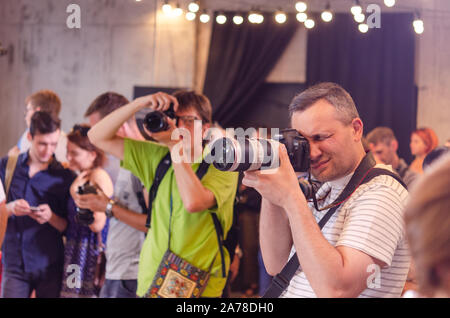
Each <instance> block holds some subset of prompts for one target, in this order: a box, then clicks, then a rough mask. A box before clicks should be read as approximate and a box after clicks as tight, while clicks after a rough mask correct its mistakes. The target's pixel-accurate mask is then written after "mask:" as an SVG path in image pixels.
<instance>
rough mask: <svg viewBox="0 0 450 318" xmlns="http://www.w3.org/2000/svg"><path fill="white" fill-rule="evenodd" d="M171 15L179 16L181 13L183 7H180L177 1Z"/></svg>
mask: <svg viewBox="0 0 450 318" xmlns="http://www.w3.org/2000/svg"><path fill="white" fill-rule="evenodd" d="M173 15H174V16H176V17H180V16H181V15H183V9H181V8H180V5H179V4H178V3H177V6H176V7H175V9H173Z"/></svg>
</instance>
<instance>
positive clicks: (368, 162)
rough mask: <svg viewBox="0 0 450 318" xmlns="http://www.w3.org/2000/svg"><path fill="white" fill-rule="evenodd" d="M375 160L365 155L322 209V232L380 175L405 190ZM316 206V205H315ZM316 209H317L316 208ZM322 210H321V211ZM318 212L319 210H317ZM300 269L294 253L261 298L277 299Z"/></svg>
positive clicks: (369, 154)
mask: <svg viewBox="0 0 450 318" xmlns="http://www.w3.org/2000/svg"><path fill="white" fill-rule="evenodd" d="M375 164H376V162H375V159H374V158H373V156H372V154H371V153H370V152H369V153H367V154H366V155H365V156H364V158H363V159H362V160H361V162H360V164H359V165H358V167H357V168H356V170H355V173H354V174H353V176H352V177H351V179H350V181H349V182H348V183H347V185H346V186H345V188H344V190H342V192H341V193H340V194H339V196H338V197H337V198H336V200H334V202H333V203H332V204H330V205H328V206H327V207H325V208H324V209H327V208H328V209H329V210H328V212H327V213H326V214H325V215H324V216H323V217H322V218H321V219H320V221H319V223H318V225H319V228H320V229H321V230H322V229H323V227H324V226H325V224H326V223H327V222H328V220H329V219H330V218H331V216H332V215H333V214H334V213H335V212H336V210H337V209H338V208H339V207H340V206H341V205H342V203H344V202H345V201H346V200H347V199H348V198H350V196H351V195H352V194H353V193H354V192H355V191H356V189H357V188H358V187H359V186H360V185H362V184H364V183H367V182H369V181H370V180H372V179H373V178H375V177H377V176H380V175H388V176H391V177H392V178H394V179H396V180H397V181H398V182H399V183H400V184H401V185H402V186H403V187H404V188H405V189H407V187H406V185H405V184H404V182H403V181H402V179H401V178H400V177H399V176H398V175H397V174H396V173H393V172H391V171H389V170H386V169H382V168H374V167H375ZM315 205H316V206H317V204H315ZM316 209H317V207H316ZM322 210H323V209H322ZM318 211H320V210H318ZM299 267H300V262H299V259H298V255H297V253H295V254H294V255H293V256H292V257H291V259H290V260H289V261H288V263H287V264H286V265H285V266H284V267H283V269H282V270H281V272H280V273H278V274H277V275H275V276H274V277H273V279H272V282H271V284H270V285H269V287H268V288H267V290H266V292H265V293H264V295H263V296H262V297H263V298H278V297H279V296H280V295H281V294H282V293H283V291H284V290H285V289H286V288H287V287H288V286H289V283H290V281H291V279H292V277H294V275H295V273H296V271H297V269H298V268H299Z"/></svg>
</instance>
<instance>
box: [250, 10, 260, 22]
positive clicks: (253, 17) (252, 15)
mask: <svg viewBox="0 0 450 318" xmlns="http://www.w3.org/2000/svg"><path fill="white" fill-rule="evenodd" d="M256 21H258V14H257V13H256V12H250V14H249V15H248V22H250V23H256Z"/></svg>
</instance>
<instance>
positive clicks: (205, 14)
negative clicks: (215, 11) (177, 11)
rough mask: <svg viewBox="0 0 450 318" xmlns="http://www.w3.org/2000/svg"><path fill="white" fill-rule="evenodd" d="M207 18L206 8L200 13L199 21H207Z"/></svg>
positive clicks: (208, 18)
mask: <svg viewBox="0 0 450 318" xmlns="http://www.w3.org/2000/svg"><path fill="white" fill-rule="evenodd" d="M209 20H210V17H209V14H208V13H207V12H206V10H203V13H202V14H201V15H200V22H202V23H208V22H209Z"/></svg>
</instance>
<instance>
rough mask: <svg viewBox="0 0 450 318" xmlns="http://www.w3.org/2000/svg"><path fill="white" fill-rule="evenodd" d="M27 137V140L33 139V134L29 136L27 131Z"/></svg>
mask: <svg viewBox="0 0 450 318" xmlns="http://www.w3.org/2000/svg"><path fill="white" fill-rule="evenodd" d="M27 139H28V141H29V142H31V141H32V140H33V136H31V134H30V132H27Z"/></svg>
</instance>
